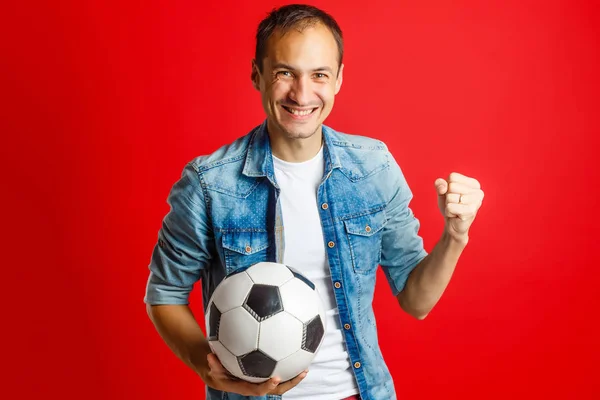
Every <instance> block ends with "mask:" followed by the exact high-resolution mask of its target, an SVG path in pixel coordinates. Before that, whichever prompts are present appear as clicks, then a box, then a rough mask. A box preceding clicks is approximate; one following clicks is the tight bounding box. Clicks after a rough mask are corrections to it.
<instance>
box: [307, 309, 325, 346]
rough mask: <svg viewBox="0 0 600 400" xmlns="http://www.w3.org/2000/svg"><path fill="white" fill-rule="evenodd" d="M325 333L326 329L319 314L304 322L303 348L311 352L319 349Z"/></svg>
mask: <svg viewBox="0 0 600 400" xmlns="http://www.w3.org/2000/svg"><path fill="white" fill-rule="evenodd" d="M324 334H325V329H324V328H323V322H322V321H321V316H319V315H317V316H316V317H314V318H313V319H311V320H310V321H308V323H306V324H304V332H303V335H302V350H306V351H310V352H311V353H314V352H315V351H317V347H319V343H321V339H322V338H323V335H324Z"/></svg>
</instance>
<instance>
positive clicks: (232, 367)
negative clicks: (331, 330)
mask: <svg viewBox="0 0 600 400" xmlns="http://www.w3.org/2000/svg"><path fill="white" fill-rule="evenodd" d="M326 328H327V326H326V322H325V311H324V308H323V305H322V302H321V298H320V297H319V294H318V292H317V290H316V289H315V285H314V284H313V283H312V282H311V281H310V280H308V279H307V278H306V277H304V276H303V275H301V274H300V273H299V272H297V271H295V270H294V269H292V268H290V267H288V266H286V265H283V264H278V263H271V262H261V263H258V264H254V265H252V266H251V267H249V268H248V269H245V270H241V271H235V272H233V273H232V274H230V275H228V276H226V277H225V279H224V280H223V281H222V282H221V283H220V284H219V285H218V286H217V288H216V289H215V291H214V293H213V295H212V296H211V298H210V301H209V303H208V307H207V311H206V332H207V337H208V344H209V345H210V348H211V350H212V352H213V353H215V354H216V355H217V357H218V358H219V361H221V364H223V366H224V367H225V368H226V369H227V370H228V371H229V372H230V373H231V374H232V375H233V376H235V377H237V378H239V379H243V380H245V381H249V382H253V383H259V382H264V381H266V380H268V379H269V378H271V377H274V376H277V377H279V378H281V382H284V381H286V380H288V379H291V378H293V377H295V376H296V375H298V374H299V373H301V372H302V371H304V370H305V369H306V368H307V367H308V366H309V364H310V363H311V362H312V360H313V358H314V356H315V354H316V353H317V351H318V350H319V347H320V346H321V343H322V342H323V337H324V334H325V330H326Z"/></svg>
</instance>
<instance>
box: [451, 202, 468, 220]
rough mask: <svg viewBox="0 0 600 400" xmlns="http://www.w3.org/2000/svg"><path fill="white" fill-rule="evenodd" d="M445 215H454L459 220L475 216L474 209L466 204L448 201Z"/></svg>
mask: <svg viewBox="0 0 600 400" xmlns="http://www.w3.org/2000/svg"><path fill="white" fill-rule="evenodd" d="M446 216H447V217H449V218H452V217H456V218H458V219H460V220H461V221H466V220H468V219H470V218H473V217H475V210H474V208H473V207H472V206H471V205H468V204H457V203H449V204H448V205H446Z"/></svg>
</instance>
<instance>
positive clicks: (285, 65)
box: [273, 63, 333, 74]
mask: <svg viewBox="0 0 600 400" xmlns="http://www.w3.org/2000/svg"><path fill="white" fill-rule="evenodd" d="M279 68H282V69H289V70H292V71H297V69H296V68H294V67H292V66H291V65H289V64H284V63H277V64H274V65H273V69H279ZM318 71H327V72H329V73H330V74H333V70H332V69H331V68H329V67H319V68H315V69H313V70H312V72H318Z"/></svg>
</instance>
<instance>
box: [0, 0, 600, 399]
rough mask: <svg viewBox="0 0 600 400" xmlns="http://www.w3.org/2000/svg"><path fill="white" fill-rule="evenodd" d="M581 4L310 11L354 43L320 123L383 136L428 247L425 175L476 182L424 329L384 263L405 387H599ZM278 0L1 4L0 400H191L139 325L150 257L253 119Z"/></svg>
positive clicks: (544, 394) (542, 391)
mask: <svg viewBox="0 0 600 400" xmlns="http://www.w3.org/2000/svg"><path fill="white" fill-rule="evenodd" d="M593 3H594V2H585V1H580V2H570V1H566V0H564V1H550V2H531V1H528V2H523V1H500V0H498V1H485V2H483V1H482V2H477V1H472V2H466V1H463V2H450V1H448V2H441V1H440V2H434V1H418V2H416V1H415V2H407V1H403V2H397V1H392V0H388V1H379V0H370V1H368V2H366V3H364V4H362V5H359V4H358V3H356V5H350V3H349V2H348V1H341V0H340V1H327V2H325V1H319V2H315V3H313V4H315V5H318V6H322V7H324V8H325V9H326V10H327V11H330V12H331V13H332V14H333V15H334V16H335V17H336V18H337V19H338V21H339V23H340V24H341V26H342V28H343V29H344V31H345V37H346V49H347V50H346V51H347V52H346V57H345V64H346V68H345V81H344V85H343V87H342V90H341V92H340V94H339V96H338V97H337V99H336V100H337V101H336V106H335V108H334V111H333V113H332V115H331V116H330V118H329V119H328V120H327V123H328V124H329V125H330V126H332V127H334V128H336V129H338V130H341V131H346V132H350V133H358V134H362V135H367V136H373V137H377V138H380V139H383V140H385V141H386V142H387V143H388V144H389V146H390V147H391V150H392V152H393V153H394V155H395V156H396V157H397V159H398V160H399V162H400V164H401V166H402V168H403V169H404V172H405V174H406V177H407V179H408V182H409V184H410V186H411V188H412V190H413V192H414V195H415V199H414V201H413V203H412V206H413V209H414V211H415V213H416V215H417V216H418V217H419V218H420V220H421V222H422V230H421V233H422V236H423V237H424V239H425V242H426V247H427V249H428V250H430V249H431V248H432V247H433V245H434V243H435V242H436V240H437V239H438V238H439V236H440V234H441V231H442V227H443V219H442V217H441V215H440V214H439V211H438V209H437V205H436V194H435V190H434V187H433V182H434V180H435V179H436V178H437V177H438V176H444V177H445V176H447V175H448V174H449V173H450V172H452V171H458V172H461V173H464V174H466V175H469V176H473V177H476V178H477V179H479V180H480V182H481V183H482V187H483V189H484V191H485V193H486V198H485V201H484V205H483V207H482V209H481V211H480V214H479V215H478V217H477V220H476V221H475V223H474V226H473V228H472V232H471V243H470V244H469V245H468V248H467V250H466V251H465V253H464V254H463V256H462V258H461V260H460V263H459V265H458V268H457V270H456V273H455V275H454V278H453V280H452V282H451V284H450V286H449V288H448V290H447V291H446V293H445V295H444V297H443V298H442V300H441V301H440V303H439V304H438V305H437V307H436V308H435V309H434V311H433V312H432V313H431V314H430V315H429V317H428V318H427V319H426V320H424V321H417V320H414V319H412V318H411V317H409V316H408V315H406V314H403V313H402V312H401V311H400V309H399V307H398V306H397V305H396V303H395V301H394V299H393V298H392V296H391V295H390V292H389V290H388V288H387V286H386V285H385V283H384V280H383V279H381V278H383V277H382V276H380V279H379V281H378V291H377V294H376V299H375V307H376V314H377V316H378V322H379V326H380V338H381V346H382V347H383V351H384V355H385V357H386V360H387V362H388V363H389V366H390V368H391V371H392V373H393V376H394V380H395V384H396V388H397V391H398V393H399V398H401V399H506V398H511V399H551V398H552V399H554V398H557V399H558V398H561V399H591V398H599V397H600V380H598V373H599V372H600V371H599V368H598V361H599V358H600V357H599V355H600V351H599V347H600V346H599V344H598V337H599V336H600V335H599V334H600V332H599V330H598V328H597V327H596V325H597V324H596V319H597V309H598V306H599V305H600V302H599V298H598V290H597V282H598V279H599V278H600V274H599V272H598V270H599V265H598V264H599V263H598V261H599V258H600V257H599V255H598V254H599V253H598V245H597V243H598V234H597V230H598V222H600V221H599V218H598V204H599V202H598V192H599V191H598V184H599V183H598V182H599V179H598V178H599V173H598V161H597V159H595V158H596V156H597V154H596V153H597V152H598V149H599V148H600V146H599V140H598V133H599V132H600V129H599V128H600V123H599V122H600V121H599V118H598V109H599V107H598V106H599V101H598V90H599V89H600V87H599V86H600V85H599V78H598V70H599V69H600V68H599V67H600V65H599V60H598V33H599V28H598V26H599V21H598V12H597V11H598V10H597V6H595V5H593ZM275 5H280V4H279V3H276V2H269V1H248V2H241V1H239V2H238V1H231V0H222V1H218V2H217V1H211V2H203V1H180V2H170V3H169V2H159V1H144V2H133V1H131V2H106V1H91V0H90V1H71V2H68V1H62V2H46V4H42V3H39V4H38V3H34V2H10V3H9V4H5V5H3V6H2V8H3V11H2V12H0V15H1V17H0V18H1V19H2V20H4V21H2V24H1V25H2V28H1V29H2V31H3V32H2V35H1V37H2V39H0V40H1V44H2V46H1V49H2V62H1V63H0V72H1V78H0V79H1V81H0V82H1V83H2V85H1V86H2V89H1V90H2V94H3V96H2V97H3V100H2V107H1V111H0V116H1V118H0V121H1V124H2V126H1V127H0V128H1V129H0V132H2V142H3V143H2V146H1V148H2V154H1V156H2V157H1V158H2V161H1V162H2V164H3V165H2V177H3V185H2V186H3V195H2V196H1V198H2V200H1V201H2V204H1V206H2V210H3V211H4V213H3V221H4V226H3V228H4V229H3V232H2V243H3V244H4V246H3V252H2V254H3V257H2V259H3V261H4V263H3V264H4V265H3V268H2V271H3V272H4V276H3V279H2V281H1V282H2V283H3V284H2V288H3V290H4V296H3V297H4V304H3V305H4V307H2V319H1V321H2V329H1V331H2V339H3V340H2V342H3V344H4V346H3V351H2V353H3V354H2V356H1V358H2V361H3V362H2V364H3V366H4V368H3V369H4V370H5V372H4V373H3V376H2V378H0V379H2V381H3V383H2V385H1V386H0V392H1V391H3V392H4V393H0V397H2V398H6V399H14V398H30V397H32V396H34V395H35V396H36V398H45V399H46V398H62V399H134V398H151V399H180V398H184V397H185V398H196V399H203V398H204V395H203V386H202V383H201V382H200V380H199V379H198V378H197V377H195V376H194V375H193V373H191V372H190V371H189V370H188V369H187V368H186V367H185V366H183V364H182V363H180V362H179V361H178V360H177V359H176V358H175V357H174V356H173V355H172V354H171V352H170V351H169V350H168V349H167V347H166V346H165V345H164V344H163V342H162V341H161V340H160V338H159V337H158V335H157V334H156V332H155V331H154V328H153V327H152V325H151V323H150V322H149V320H148V318H147V316H146V314H145V309H144V304H143V302H142V299H143V295H144V289H145V284H146V278H147V274H148V270H147V265H148V262H149V259H150V254H151V251H152V248H153V246H154V244H155V241H156V238H157V231H158V229H159V227H160V224H161V219H162V217H163V216H164V214H165V213H166V212H167V211H168V206H167V204H166V202H165V200H166V197H167V194H168V192H169V189H170V187H171V185H172V184H173V183H174V182H175V180H176V179H177V178H178V177H179V174H180V173H181V170H182V168H183V166H184V164H185V163H186V162H187V161H189V160H190V159H192V158H193V157H195V156H196V155H200V154H205V153H208V152H211V151H213V150H215V149H216V148H218V147H219V146H220V145H222V144H224V143H226V142H229V141H231V140H233V139H235V138H236V137H238V136H240V135H242V134H244V133H246V132H247V131H248V130H249V129H250V128H251V127H253V126H254V125H256V124H258V123H260V122H261V121H262V118H263V116H264V114H263V111H262V109H261V105H260V98H259V95H258V93H257V92H255V91H254V89H253V88H252V86H251V83H250V62H251V58H252V56H253V46H254V42H253V34H254V30H255V27H256V25H257V24H258V22H259V20H260V19H261V18H262V17H263V16H264V15H265V13H266V12H267V11H268V10H270V9H271V8H272V7H273V6H275ZM200 299H201V297H200V294H199V293H198V291H195V292H194V294H193V307H194V309H195V310H196V311H197V313H198V315H200V311H201V304H200ZM41 394H44V396H38V395H41Z"/></svg>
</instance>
